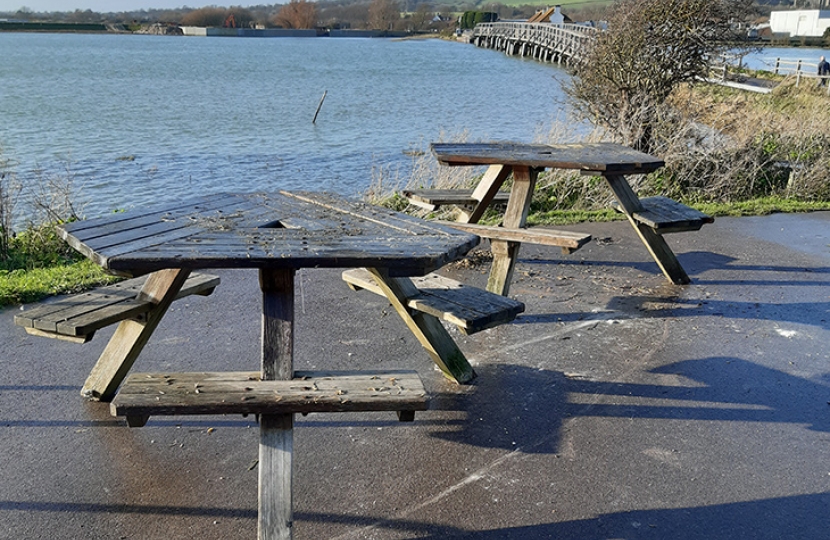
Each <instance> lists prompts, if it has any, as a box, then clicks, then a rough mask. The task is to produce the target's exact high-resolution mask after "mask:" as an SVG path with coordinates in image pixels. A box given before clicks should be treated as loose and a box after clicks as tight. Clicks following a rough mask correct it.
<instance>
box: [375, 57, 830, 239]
mask: <svg viewBox="0 0 830 540" xmlns="http://www.w3.org/2000/svg"><path fill="white" fill-rule="evenodd" d="M754 75H757V76H760V77H766V78H776V79H777V80H778V82H780V85H779V86H778V87H777V88H776V89H775V90H774V91H773V93H771V94H766V95H764V94H755V93H748V92H744V91H739V90H734V89H730V88H725V87H720V86H709V85H699V86H696V87H694V88H683V89H681V90H680V91H678V92H676V93H675V95H674V96H673V100H672V104H673V106H674V111H675V114H673V115H671V117H670V118H666V119H665V121H664V123H662V124H661V125H658V126H656V127H655V130H654V131H655V137H656V139H657V140H658V142H659V144H658V149H657V151H655V152H654V153H655V154H656V155H658V156H660V157H661V158H663V159H664V160H665V161H666V166H665V167H663V168H662V169H660V170H658V171H656V172H655V173H652V174H650V175H647V176H640V177H630V178H629V179H630V181H632V183H633V187H634V188H635V189H636V190H637V192H638V193H639V194H640V195H641V196H653V195H665V196H668V197H671V198H674V199H676V200H679V201H682V202H684V203H686V204H689V205H690V206H693V207H695V208H698V209H700V210H702V211H703V212H706V213H707V214H710V215H713V216H746V215H764V214H769V213H773V212H808V211H816V210H830V122H827V107H828V106H830V98H828V96H827V94H826V92H825V90H824V89H818V88H816V87H815V84H816V83H815V82H814V81H812V80H807V81H806V82H805V81H802V83H801V87H800V88H796V87H795V86H794V81H792V80H789V79H785V78H783V77H773V75H772V74H770V73H764V72H760V73H754ZM568 136H569V130H568V128H567V126H555V127H554V128H552V129H551V132H550V133H549V134H546V135H544V136H542V137H537V139H538V140H539V142H545V143H551V144H556V143H565V142H573V141H571V140H570V139H569V138H568ZM589 138H590V139H594V140H609V138H608V136H607V135H604V134H602V133H595V134H592V135H591V136H590V137H589ZM449 139H450V140H453V141H454V142H461V141H464V140H465V136H464V135H461V136H456V137H450V138H449ZM476 180H477V178H475V177H473V176H472V175H471V173H470V171H469V170H466V168H464V167H459V168H447V167H441V166H439V165H438V164H437V163H436V162H435V160H434V159H433V158H432V156H431V155H429V154H425V155H424V156H423V157H421V158H419V159H418V160H417V161H416V163H415V172H414V174H413V175H412V176H411V177H410V178H407V179H403V180H402V181H398V179H394V178H389V175H383V174H376V175H375V181H374V185H373V186H372V188H371V190H370V192H369V193H368V194H367V197H368V198H369V200H371V201H372V202H374V203H376V204H382V205H384V206H388V207H390V208H394V209H396V210H402V211H406V212H411V213H413V214H416V215H419V216H421V217H426V218H433V217H441V218H442V219H452V218H453V216H452V215H451V210H444V211H439V212H434V213H429V212H426V211H423V210H420V209H417V208H414V207H410V206H407V203H406V201H405V200H404V199H402V198H401V197H400V196H398V195H396V194H395V193H396V192H397V191H399V190H400V189H403V188H411V189H417V188H444V189H449V188H462V187H467V188H469V187H472V186H474V185H475V182H476ZM508 183H509V180H508ZM611 201H612V194H611V193H610V190H608V188H607V187H606V186H605V183H604V181H603V180H602V179H601V178H598V177H587V176H581V175H579V174H578V173H574V172H568V171H548V172H546V173H542V175H540V178H539V181H538V184H537V189H536V192H535V195H534V199H533V203H532V206H531V214H530V215H529V217H528V223H529V224H531V225H561V224H567V223H577V222H582V221H609V220H616V219H623V217H622V216H621V215H620V214H618V213H617V212H615V211H613V210H610V209H609V203H610V202H611ZM499 218H500V214H498V213H497V212H490V213H489V214H488V215H487V216H485V222H490V223H495V222H498V220H499Z"/></svg>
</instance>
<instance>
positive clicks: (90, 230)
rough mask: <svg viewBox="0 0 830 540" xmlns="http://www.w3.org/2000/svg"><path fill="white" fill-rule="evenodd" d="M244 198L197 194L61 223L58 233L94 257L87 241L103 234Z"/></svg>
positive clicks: (216, 208)
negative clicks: (176, 201)
mask: <svg viewBox="0 0 830 540" xmlns="http://www.w3.org/2000/svg"><path fill="white" fill-rule="evenodd" d="M241 201H242V200H241V199H240V198H239V197H238V196H235V195H216V196H212V197H209V198H196V199H191V200H189V201H185V202H183V203H179V204H177V205H166V206H162V207H161V208H160V209H156V208H155V207H153V208H152V209H150V210H149V211H148V210H142V211H130V212H125V213H123V214H112V215H109V216H106V217H101V218H95V219H90V220H83V221H76V222H72V223H66V224H63V225H61V226H59V227H58V233H59V234H60V236H61V237H62V238H63V239H64V240H65V241H66V242H67V243H69V245H70V246H72V247H73V248H75V249H77V250H78V251H80V252H81V253H83V254H84V255H86V256H87V257H91V256H92V254H93V253H94V250H93V249H91V248H89V247H88V246H87V242H92V241H99V242H100V241H101V240H100V239H101V238H103V237H107V236H109V235H112V234H119V233H120V232H121V231H125V230H127V231H128V230H132V229H136V228H141V227H144V226H148V225H151V224H154V223H173V222H174V221H176V219H178V218H182V217H186V216H191V215H193V214H194V213H195V212H200V211H205V210H218V209H222V208H226V207H227V206H229V205H232V204H240V202H241ZM188 222H189V223H191V224H192V221H191V220H188Z"/></svg>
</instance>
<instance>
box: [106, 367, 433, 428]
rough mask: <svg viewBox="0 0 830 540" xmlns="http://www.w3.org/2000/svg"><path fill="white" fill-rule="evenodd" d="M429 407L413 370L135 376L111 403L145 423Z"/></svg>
mask: <svg viewBox="0 0 830 540" xmlns="http://www.w3.org/2000/svg"><path fill="white" fill-rule="evenodd" d="M426 409H427V394H426V390H425V389H424V385H423V383H422V382H421V378H420V377H419V376H418V373H417V372H416V371H412V370H386V371H346V372H343V371H341V372H336V371H334V372H319V371H298V372H295V374H294V378H293V379H291V380H276V381H263V380H261V379H260V374H259V373H258V372H242V371H238V372H193V373H166V374H165V373H135V374H132V375H130V376H128V377H127V379H126V380H125V381H124V384H123V385H122V386H121V388H120V390H119V392H118V394H117V395H116V396H115V399H114V400H113V401H112V403H111V404H110V411H111V412H112V414H113V415H114V416H127V417H128V418H130V417H132V418H134V419H135V418H137V419H142V418H144V419H145V420H146V417H147V416H152V415H191V414H290V413H310V412H356V411H424V410H426ZM131 425H133V424H131ZM136 425H137V424H136Z"/></svg>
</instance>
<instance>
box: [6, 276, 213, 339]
mask: <svg viewBox="0 0 830 540" xmlns="http://www.w3.org/2000/svg"><path fill="white" fill-rule="evenodd" d="M146 279H147V277H146V276H142V277H137V278H133V279H128V280H125V281H120V282H118V283H115V284H113V285H108V286H106V287H98V288H97V289H93V290H91V291H87V292H84V293H80V294H75V295H71V296H67V297H65V298H61V299H59V300H57V301H55V302H49V303H44V304H39V305H38V306H36V307H34V308H32V309H27V310H25V311H23V312H22V313H20V314H18V315H15V317H14V323H15V324H16V325H18V326H22V327H23V328H24V329H25V330H26V332H28V333H29V334H33V335H36V336H42V337H50V338H56V339H62V340H65V341H72V342H75V343H86V342H87V341H89V340H91V339H92V337H93V336H94V334H95V331H96V330H99V329H101V328H104V327H106V326H109V325H111V324H115V323H117V322H120V321H123V320H126V319H140V318H141V317H142V316H143V315H144V314H145V313H147V312H148V311H150V310H151V309H152V308H153V306H154V304H153V303H152V302H151V301H150V300H142V299H139V298H138V293H139V291H141V287H142V285H144V282H145V281H146ZM218 285H219V278H218V277H217V276H213V275H210V274H202V273H194V274H191V275H190V276H189V277H188V278H187V281H185V283H184V286H182V288H181V290H180V291H179V293H178V295H177V296H176V299H177V300H178V299H180V298H184V297H186V296H190V295H193V294H198V295H202V296H207V295H209V294H211V293H212V292H213V290H214V289H215V288H216V287H217V286H218Z"/></svg>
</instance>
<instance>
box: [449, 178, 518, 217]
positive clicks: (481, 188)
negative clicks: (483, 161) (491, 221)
mask: <svg viewBox="0 0 830 540" xmlns="http://www.w3.org/2000/svg"><path fill="white" fill-rule="evenodd" d="M510 171H511V168H510V166H508V165H490V167H489V168H488V169H487V172H485V173H484V176H483V177H482V179H481V182H479V183H478V186H476V189H475V191H473V199H475V200H476V201H478V202H476V205H475V207H474V208H473V209H472V210H471V211H469V212H466V211H463V210H462V212H461V215H460V216H458V221H459V222H461V223H478V220H479V219H481V216H483V215H484V212H485V211H487V207H488V206H490V202H491V201H492V200H493V197H495V196H496V193H498V192H499V188H501V186H502V184H504V181H505V180H507V177H508V176H510Z"/></svg>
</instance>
